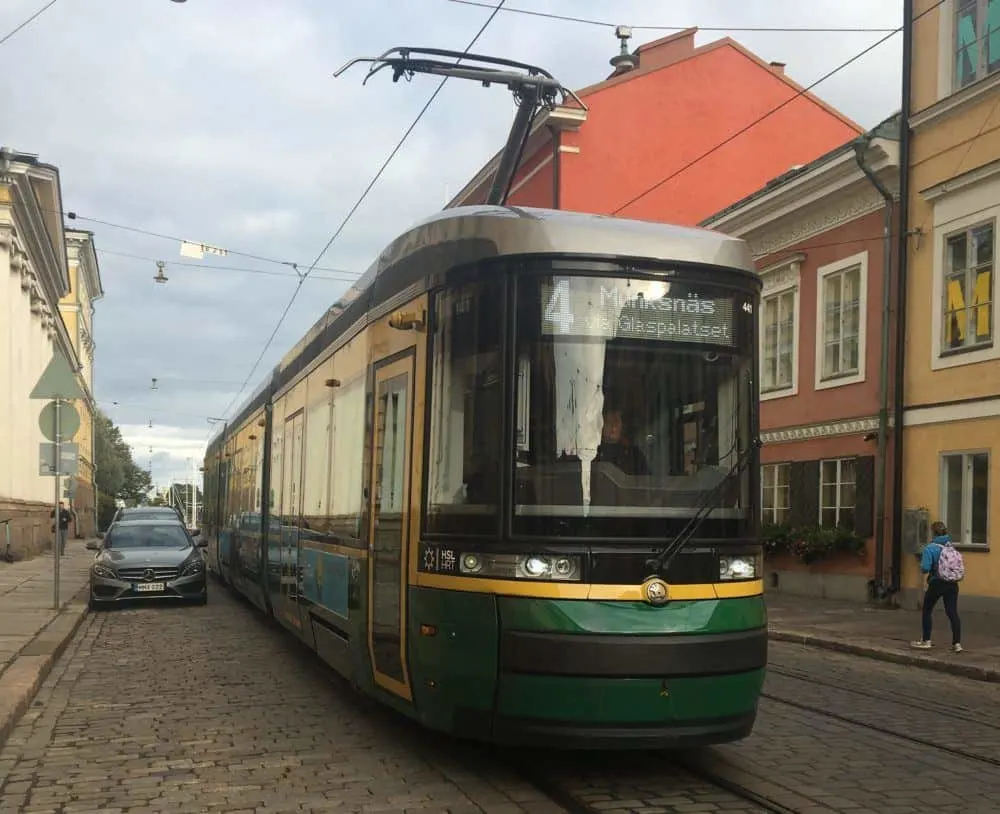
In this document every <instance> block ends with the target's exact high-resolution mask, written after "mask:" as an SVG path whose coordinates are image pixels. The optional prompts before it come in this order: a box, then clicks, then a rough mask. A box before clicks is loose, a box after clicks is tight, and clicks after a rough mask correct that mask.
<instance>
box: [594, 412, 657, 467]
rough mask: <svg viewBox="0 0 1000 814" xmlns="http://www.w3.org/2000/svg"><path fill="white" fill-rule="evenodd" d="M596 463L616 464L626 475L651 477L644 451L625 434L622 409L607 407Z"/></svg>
mask: <svg viewBox="0 0 1000 814" xmlns="http://www.w3.org/2000/svg"><path fill="white" fill-rule="evenodd" d="M594 460H595V461H601V462H604V463H609V464H614V465H615V466H617V467H618V468H619V469H621V470H622V472H624V473H625V474H626V475H649V474H650V471H649V463H648V462H647V461H646V456H645V455H644V454H643V452H642V450H641V449H639V447H637V446H636V445H635V444H633V443H632V441H631V439H630V438H629V437H628V435H627V434H626V433H625V422H624V421H623V419H622V410H621V408H620V407H605V409H604V429H603V430H602V432H601V443H600V445H598V447H597V457H596V458H595V459H594Z"/></svg>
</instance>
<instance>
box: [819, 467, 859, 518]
mask: <svg viewBox="0 0 1000 814" xmlns="http://www.w3.org/2000/svg"><path fill="white" fill-rule="evenodd" d="M856 482H857V475H856V472H855V460H854V458H837V459H834V460H828V461H820V468H819V524H820V525H821V526H824V527H827V528H835V527H842V528H850V529H853V528H854V507H855V484H856Z"/></svg>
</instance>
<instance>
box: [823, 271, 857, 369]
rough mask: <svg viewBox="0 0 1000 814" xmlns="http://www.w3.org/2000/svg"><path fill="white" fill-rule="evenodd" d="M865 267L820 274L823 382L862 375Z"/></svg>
mask: <svg viewBox="0 0 1000 814" xmlns="http://www.w3.org/2000/svg"><path fill="white" fill-rule="evenodd" d="M864 285H865V275H864V273H863V271H862V266H861V264H856V265H852V266H850V267H848V268H842V269H838V270H836V271H831V272H830V273H828V274H822V273H821V274H820V289H819V311H820V326H819V330H820V348H821V354H822V356H821V358H820V359H819V360H818V362H819V369H820V371H821V378H822V379H834V378H840V377H843V376H851V375H854V374H857V373H860V372H861V351H862V348H863V347H864V343H863V341H862V289H863V288H864Z"/></svg>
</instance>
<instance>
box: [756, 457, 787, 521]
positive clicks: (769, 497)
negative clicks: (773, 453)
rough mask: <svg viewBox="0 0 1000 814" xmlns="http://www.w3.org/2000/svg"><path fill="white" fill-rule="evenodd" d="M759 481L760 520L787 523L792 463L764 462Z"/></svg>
mask: <svg viewBox="0 0 1000 814" xmlns="http://www.w3.org/2000/svg"><path fill="white" fill-rule="evenodd" d="M760 482H761V508H762V510H763V511H762V517H761V520H762V522H763V523H764V525H774V526H784V525H787V523H788V516H789V513H790V511H791V506H792V501H791V490H792V465H791V464H788V463H784V464H764V466H763V467H761V479H760Z"/></svg>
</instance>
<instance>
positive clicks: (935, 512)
mask: <svg viewBox="0 0 1000 814" xmlns="http://www.w3.org/2000/svg"><path fill="white" fill-rule="evenodd" d="M911 5H912V15H911V16H912V18H913V19H914V20H915V21H914V23H913V34H912V53H911V54H910V59H909V65H910V69H909V70H910V82H911V88H910V94H909V99H910V111H909V113H910V115H909V123H910V128H911V130H910V141H909V159H908V162H907V163H908V166H909V177H908V181H909V184H908V187H909V189H908V193H907V204H908V215H907V221H908V223H907V232H908V239H907V257H906V267H907V272H906V285H907V291H906V303H907V307H906V343H905V379H904V388H903V401H904V405H905V406H904V412H903V465H902V470H901V472H902V487H903V501H902V505H903V506H904V507H905V509H906V517H905V520H904V524H903V525H904V528H905V527H909V529H910V530H911V532H910V534H909V537H908V539H907V540H905V542H904V555H903V562H902V566H903V567H902V582H901V587H902V588H903V592H902V597H901V599H902V600H903V602H904V603H905V604H911V605H912V604H915V602H916V600H917V597H918V596H919V591H920V590H921V589H922V585H923V582H922V580H921V578H920V575H919V573H918V568H917V558H916V557H915V556H912V555H913V554H914V553H915V551H916V548H917V543H918V537H923V531H921V533H920V534H917V533H915V532H914V531H913V530H914V529H917V528H920V526H921V524H920V523H919V522H918V523H914V520H918V521H919V520H920V519H921V515H922V519H923V521H934V520H938V519H940V520H942V521H943V522H944V523H946V524H947V525H948V527H949V530H950V531H951V534H952V538H953V540H954V541H955V543H956V544H958V545H959V546H960V547H961V550H962V551H963V555H964V557H965V562H966V578H965V581H964V582H963V583H962V597H963V598H962V602H963V606H964V607H967V608H969V607H972V608H975V607H979V608H982V609H987V608H989V607H990V606H992V607H993V608H994V609H997V610H1000V477H998V474H997V464H998V462H1000V337H998V336H997V323H996V310H995V308H996V305H995V304H996V298H997V289H996V282H995V275H994V273H993V272H994V256H995V253H996V249H997V228H998V226H1000V224H998V220H1000V0H944V2H943V3H938V2H937V0H911V2H907V3H906V6H907V7H908V11H910V8H909V7H911ZM904 537H906V535H905V533H904ZM925 541H926V538H924V540H922V541H919V542H925ZM991 546H993V548H994V550H993V551H991Z"/></svg>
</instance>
